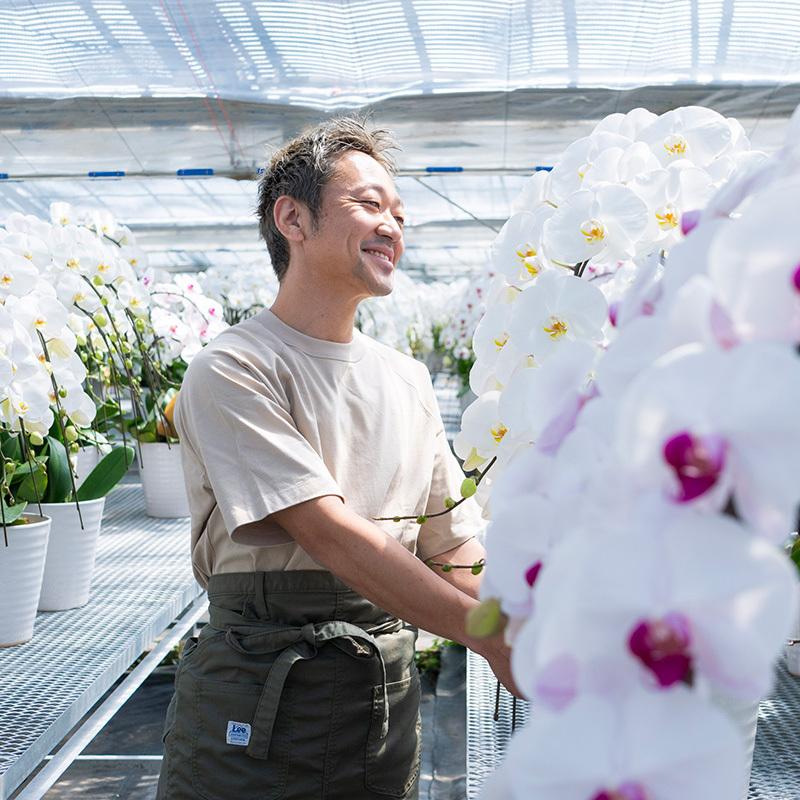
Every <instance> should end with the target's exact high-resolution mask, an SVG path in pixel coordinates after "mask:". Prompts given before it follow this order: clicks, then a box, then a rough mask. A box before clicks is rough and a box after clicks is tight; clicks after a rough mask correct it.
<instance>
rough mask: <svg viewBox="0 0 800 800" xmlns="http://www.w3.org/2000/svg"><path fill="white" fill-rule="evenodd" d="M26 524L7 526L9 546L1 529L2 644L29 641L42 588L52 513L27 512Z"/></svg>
mask: <svg viewBox="0 0 800 800" xmlns="http://www.w3.org/2000/svg"><path fill="white" fill-rule="evenodd" d="M25 517H26V519H27V520H28V523H27V524H26V525H12V526H9V527H8V528H6V536H7V537H8V547H6V546H5V541H3V540H2V535H3V532H2V529H0V647H10V646H12V645H15V644H22V643H23V642H27V641H28V640H29V639H30V638H31V637H32V636H33V623H34V620H35V619H36V608H37V606H38V605H39V594H40V593H41V590H42V576H43V575H44V562H45V557H46V555H47V539H48V536H49V533H50V519H49V517H40V516H36V515H33V514H26V515H25Z"/></svg>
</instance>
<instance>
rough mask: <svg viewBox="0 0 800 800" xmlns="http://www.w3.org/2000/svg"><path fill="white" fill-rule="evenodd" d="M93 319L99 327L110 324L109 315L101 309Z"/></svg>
mask: <svg viewBox="0 0 800 800" xmlns="http://www.w3.org/2000/svg"><path fill="white" fill-rule="evenodd" d="M92 319H93V320H94V324H95V325H97V327H98V328H105V326H106V325H108V317H107V316H106V315H105V314H103V313H102V312H101V311H98V312H97V313H96V314H95V315H94V316H93V317H92Z"/></svg>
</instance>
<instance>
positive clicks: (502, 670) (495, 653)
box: [470, 633, 524, 697]
mask: <svg viewBox="0 0 800 800" xmlns="http://www.w3.org/2000/svg"><path fill="white" fill-rule="evenodd" d="M470 649H472V650H474V651H475V652H476V653H478V654H479V655H482V656H483V657H484V658H485V659H486V660H487V661H488V662H489V666H490V667H491V668H492V672H494V674H495V675H496V676H497V680H499V681H500V683H502V684H503V686H505V687H506V689H508V691H509V692H511V694H513V695H515V696H516V697H524V695H523V694H522V692H521V691H520V690H519V688H518V687H517V684H516V683H514V677H513V675H512V674H511V648H510V647H509V646H508V645H507V644H506V643H505V639H504V637H503V634H502V633H498V634H495V635H494V636H491V637H489V638H488V639H478V640H477V641H476V642H475V644H474V645H473V646H472V647H471V648H470Z"/></svg>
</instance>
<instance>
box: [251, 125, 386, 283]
mask: <svg viewBox="0 0 800 800" xmlns="http://www.w3.org/2000/svg"><path fill="white" fill-rule="evenodd" d="M396 149H398V145H397V142H396V141H395V139H394V137H393V136H392V134H391V133H389V131H386V130H381V129H372V130H369V129H368V128H367V123H366V120H365V119H363V118H361V117H354V116H348V117H337V118H334V119H331V120H328V121H327V122H323V123H321V124H320V125H317V126H316V127H314V128H310V129H308V130H306V131H303V133H301V134H300V135H299V136H298V137H296V138H295V139H292V140H291V141H290V142H289V143H288V144H286V145H284V147H282V148H281V149H280V150H278V152H276V153H275V154H274V155H273V156H272V158H271V159H270V161H269V164H268V165H267V168H266V170H265V172H264V175H263V176H262V178H261V180H260V181H259V186H258V206H257V208H256V214H257V216H258V227H259V231H260V233H261V238H262V239H264V241H265V242H266V243H267V250H269V255H270V258H271V259H272V266H273V269H274V270H275V274H276V275H277V276H278V280H279V281H280V280H283V276H284V275H285V274H286V270H287V269H288V267H289V243H288V242H287V241H286V239H285V238H284V236H283V234H282V233H281V232H280V231H279V230H278V227H277V226H276V225H275V219H274V214H273V212H274V209H275V201H276V200H277V199H278V198H279V197H281V196H282V195H288V196H289V197H293V198H294V199H295V200H299V201H300V202H301V203H304V204H305V205H306V206H307V208H308V210H309V211H310V212H311V219H312V222H313V223H314V225H316V224H317V222H318V221H319V212H320V206H321V204H322V190H323V188H324V187H325V184H327V182H328V181H329V180H330V178H331V176H332V175H333V172H334V169H335V167H336V161H337V160H338V159H339V158H340V157H341V156H342V155H344V154H345V153H347V152H349V151H351V150H356V151H359V152H361V153H366V154H367V155H369V156H372V158H374V159H375V160H376V161H377V162H378V163H379V164H381V165H382V166H383V167H384V168H385V169H386V170H387V172H389V174H390V175H394V174H395V171H396V170H395V164H394V161H393V159H392V157H391V155H390V154H389V151H390V150H396Z"/></svg>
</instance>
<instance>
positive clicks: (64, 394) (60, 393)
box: [58, 386, 67, 400]
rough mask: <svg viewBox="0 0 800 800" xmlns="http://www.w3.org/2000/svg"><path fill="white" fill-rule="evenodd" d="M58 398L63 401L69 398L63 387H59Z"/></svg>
mask: <svg viewBox="0 0 800 800" xmlns="http://www.w3.org/2000/svg"><path fill="white" fill-rule="evenodd" d="M58 396H59V397H60V398H61V399H62V400H63V399H64V398H65V397H66V396H67V390H66V389H65V388H64V387H63V386H59V387H58Z"/></svg>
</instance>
